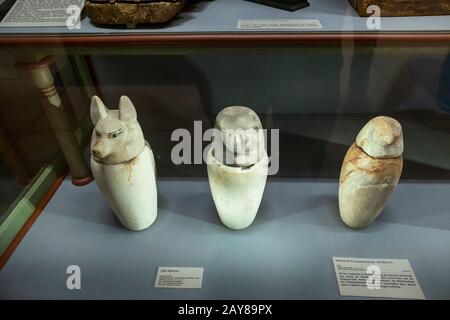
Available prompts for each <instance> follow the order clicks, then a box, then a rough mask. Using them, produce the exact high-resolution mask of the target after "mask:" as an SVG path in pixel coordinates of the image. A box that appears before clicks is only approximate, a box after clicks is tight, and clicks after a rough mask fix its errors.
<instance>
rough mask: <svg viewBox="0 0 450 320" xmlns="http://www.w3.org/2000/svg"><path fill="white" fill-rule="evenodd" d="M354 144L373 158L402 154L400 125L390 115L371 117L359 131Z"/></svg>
mask: <svg viewBox="0 0 450 320" xmlns="http://www.w3.org/2000/svg"><path fill="white" fill-rule="evenodd" d="M356 144H357V145H358V147H360V148H361V149H363V150H364V152H365V153H367V154H368V155H369V156H371V157H373V158H396V157H400V156H401V155H402V154H403V132H402V126H401V125H400V123H399V122H398V121H397V120H395V119H393V118H390V117H385V116H380V117H376V118H373V119H372V120H370V121H369V122H368V123H367V124H366V125H365V126H364V127H363V128H362V129H361V131H360V132H359V134H358V136H357V137H356Z"/></svg>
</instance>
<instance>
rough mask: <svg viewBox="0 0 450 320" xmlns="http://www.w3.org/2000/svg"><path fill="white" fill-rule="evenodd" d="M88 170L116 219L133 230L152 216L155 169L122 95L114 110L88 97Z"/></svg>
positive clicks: (148, 222)
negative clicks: (90, 123) (89, 106)
mask: <svg viewBox="0 0 450 320" xmlns="http://www.w3.org/2000/svg"><path fill="white" fill-rule="evenodd" d="M91 119H92V122H93V123H94V125H95V128H94V131H93V133H92V140H91V170H92V174H93V176H94V178H95V181H96V182H97V185H98V186H99V188H100V190H101V191H102V193H103V195H104V196H105V198H106V200H107V202H108V203H109V205H110V206H111V208H112V210H113V211H114V213H115V214H116V216H117V218H118V219H119V220H120V222H121V223H122V224H123V225H124V226H125V227H126V228H127V229H130V230H133V231H138V230H143V229H145V228H147V227H149V226H150V225H151V224H152V223H153V222H154V221H155V219H156V215H157V211H158V207H157V192H156V169H155V160H154V157H153V152H152V149H151V148H150V145H149V144H148V143H147V142H146V141H145V140H144V135H143V133H142V129H141V127H140V125H139V123H138V121H137V115H136V110H135V108H134V106H133V103H132V102H131V100H130V99H129V98H128V97H126V96H122V97H121V98H120V102H119V109H118V110H108V109H107V108H106V106H105V105H104V104H103V102H102V101H101V100H100V98H98V97H97V96H94V97H92V101H91Z"/></svg>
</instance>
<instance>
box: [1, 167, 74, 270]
mask: <svg viewBox="0 0 450 320" xmlns="http://www.w3.org/2000/svg"><path fill="white" fill-rule="evenodd" d="M66 176H67V172H66V173H64V174H60V175H59V176H57V178H56V179H55V180H54V181H53V183H52V184H51V185H50V187H49V189H48V190H47V192H46V193H45V195H44V196H43V197H42V199H41V201H40V202H39V203H38V204H37V206H36V207H35V209H34V211H33V213H32V214H31V216H30V217H29V218H28V219H27V220H26V222H25V224H24V225H23V226H22V227H21V228H20V230H19V232H18V233H17V234H16V236H15V237H14V238H13V239H12V241H11V242H10V243H9V245H8V246H7V247H6V249H5V251H4V252H3V253H2V255H1V256H0V270H1V269H2V268H3V267H4V266H5V265H6V263H7V262H8V260H9V258H10V257H11V256H12V254H13V253H14V251H15V250H16V248H17V247H18V246H19V244H20V243H21V242H22V240H23V238H24V237H25V236H26V234H27V233H28V231H29V230H30V228H31V227H32V226H33V224H34V222H35V221H36V220H37V218H38V217H39V215H40V214H41V212H42V211H43V210H44V208H45V207H46V206H47V204H48V202H49V201H50V199H51V198H52V197H53V195H54V194H55V193H56V191H57V190H58V188H59V186H60V185H61V183H62V182H63V181H64V179H65V177H66Z"/></svg>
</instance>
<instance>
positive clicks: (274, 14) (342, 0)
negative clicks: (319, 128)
mask: <svg viewBox="0 0 450 320" xmlns="http://www.w3.org/2000/svg"><path fill="white" fill-rule="evenodd" d="M310 3H311V6H309V7H308V8H305V9H302V10H298V11H294V12H289V11H284V10H280V9H276V8H272V7H268V6H264V5H260V4H257V3H253V2H248V1H243V0H212V1H202V2H199V3H196V4H195V5H194V6H192V7H190V8H189V10H187V9H186V10H185V11H183V12H182V13H181V14H180V15H179V16H178V17H177V18H176V19H174V20H173V21H171V22H170V23H167V24H166V25H164V26H154V27H152V26H146V27H143V26H138V28H136V29H127V28H125V27H113V28H111V27H107V26H96V25H93V24H91V22H90V21H89V19H88V18H87V17H84V19H83V20H82V22H81V29H79V30H76V29H73V30H70V29H68V28H65V27H40V28H27V27H24V28H15V27H0V35H8V34H10V35H36V34H42V35H59V34H61V35H93V34H119V35H120V34H122V35H124V34H161V33H162V34H167V33H175V34H183V33H194V34H196V33H199V34H204V33H205V34H208V33H212V34H216V33H236V32H243V31H244V32H266V33H267V32H283V33H286V32H373V31H370V30H368V27H367V18H365V17H359V16H358V14H357V13H356V11H355V10H354V9H353V8H352V7H351V5H350V3H349V1H348V0H311V1H310ZM255 19H257V20H259V19H317V20H319V21H320V23H321V24H322V26H323V28H322V29H303V30H294V31H293V30H289V29H284V30H283V29H281V30H280V29H279V30H270V29H267V30H260V31H252V30H239V29H238V20H255ZM449 31H450V16H428V17H386V18H382V19H381V30H379V31H375V32H449Z"/></svg>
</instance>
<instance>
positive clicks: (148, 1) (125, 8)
mask: <svg viewBox="0 0 450 320" xmlns="http://www.w3.org/2000/svg"><path fill="white" fill-rule="evenodd" d="M184 4H185V0H86V4H85V8H86V12H87V15H88V17H89V18H90V19H91V21H92V22H94V23H98V24H126V25H128V26H135V25H136V24H138V23H165V22H167V21H169V20H171V19H173V18H174V17H175V16H176V15H177V14H178V13H179V12H180V11H181V9H182V8H183V6H184Z"/></svg>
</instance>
